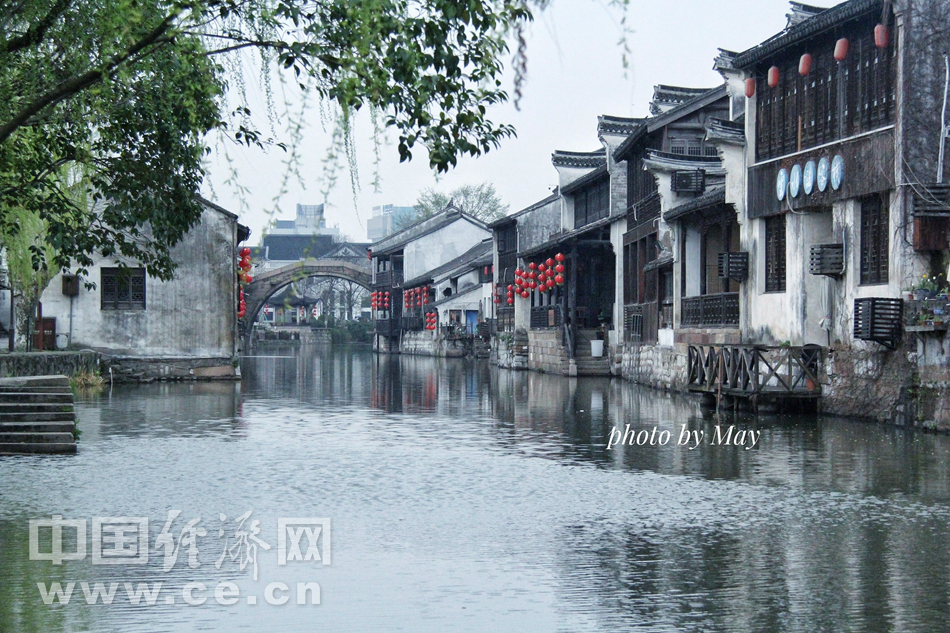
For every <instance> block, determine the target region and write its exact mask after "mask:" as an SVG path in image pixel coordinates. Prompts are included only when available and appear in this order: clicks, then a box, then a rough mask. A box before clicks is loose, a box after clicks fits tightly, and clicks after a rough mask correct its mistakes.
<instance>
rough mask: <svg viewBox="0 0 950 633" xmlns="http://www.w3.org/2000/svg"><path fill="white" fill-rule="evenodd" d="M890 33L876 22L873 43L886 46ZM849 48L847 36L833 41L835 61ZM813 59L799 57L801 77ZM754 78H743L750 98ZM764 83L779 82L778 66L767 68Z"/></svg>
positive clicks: (774, 83)
mask: <svg viewBox="0 0 950 633" xmlns="http://www.w3.org/2000/svg"><path fill="white" fill-rule="evenodd" d="M890 40H891V34H890V29H888V28H887V26H886V25H884V24H878V25H877V26H875V27H874V45H875V46H877V47H878V48H887V45H888V44H889V43H890ZM849 48H850V42H849V41H848V38H846V37H842V38H840V39H839V40H838V41H837V42H835V52H834V58H835V61H838V62H843V61H844V60H845V59H847V57H848V49H849ZM812 64H813V59H812V56H811V54H810V53H804V54H803V55H802V56H801V58H800V59H799V60H798V74H800V75H801V76H802V77H805V76H807V75H808V74H809V73H810V72H811V69H812ZM755 83H756V82H755V78H754V77H749V78H748V79H746V80H745V96H746V97H749V98H752V96H753V95H755ZM766 83H767V84H768V86H769V88H775V87H776V86H778V83H779V68H778V66H772V67H771V68H769V71H768V73H767V75H766Z"/></svg>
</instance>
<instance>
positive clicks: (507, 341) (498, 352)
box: [491, 330, 528, 369]
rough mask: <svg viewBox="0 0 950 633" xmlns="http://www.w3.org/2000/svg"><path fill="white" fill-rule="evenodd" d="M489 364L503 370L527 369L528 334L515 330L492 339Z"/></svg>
mask: <svg viewBox="0 0 950 633" xmlns="http://www.w3.org/2000/svg"><path fill="white" fill-rule="evenodd" d="M491 362H492V363H493V364H495V365H498V366H499V367H503V368H505V369H528V333H527V331H525V330H517V331H515V332H514V333H511V332H502V333H500V334H498V335H496V336H493V337H492V353H491Z"/></svg>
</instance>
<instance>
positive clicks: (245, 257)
mask: <svg viewBox="0 0 950 633" xmlns="http://www.w3.org/2000/svg"><path fill="white" fill-rule="evenodd" d="M238 255H239V256H240V259H239V260H238V284H239V285H240V287H239V288H238V311H237V316H238V318H239V319H243V318H244V316H245V315H246V314H247V303H245V301H244V286H245V285H247V284H249V283H251V282H252V281H254V278H253V277H251V276H250V275H249V274H248V271H250V270H251V249H250V248H248V247H247V246H245V247H244V248H242V249H241V250H240V251H238Z"/></svg>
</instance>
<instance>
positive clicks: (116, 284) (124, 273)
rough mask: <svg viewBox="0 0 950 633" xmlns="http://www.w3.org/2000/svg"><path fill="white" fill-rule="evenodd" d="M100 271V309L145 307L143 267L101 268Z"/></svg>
mask: <svg viewBox="0 0 950 633" xmlns="http://www.w3.org/2000/svg"><path fill="white" fill-rule="evenodd" d="M101 273H102V278H101V282H102V283H101V284H100V296H101V298H102V303H101V305H100V308H101V309H102V310H144V309H145V269H144V268H103V269H101Z"/></svg>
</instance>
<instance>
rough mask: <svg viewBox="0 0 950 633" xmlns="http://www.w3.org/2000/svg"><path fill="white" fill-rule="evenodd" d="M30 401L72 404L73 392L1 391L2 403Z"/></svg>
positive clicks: (0, 400)
mask: <svg viewBox="0 0 950 633" xmlns="http://www.w3.org/2000/svg"><path fill="white" fill-rule="evenodd" d="M30 402H42V403H45V404H60V403H62V404H72V403H73V394H71V393H61V392H53V393H43V392H32V391H7V392H2V393H0V403H9V404H26V403H30Z"/></svg>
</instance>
